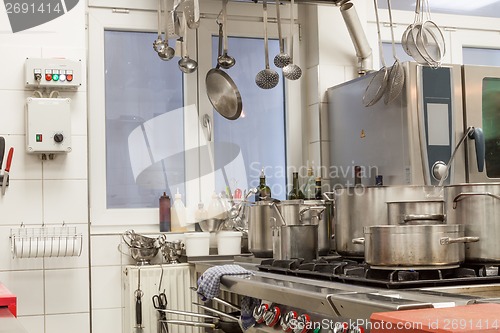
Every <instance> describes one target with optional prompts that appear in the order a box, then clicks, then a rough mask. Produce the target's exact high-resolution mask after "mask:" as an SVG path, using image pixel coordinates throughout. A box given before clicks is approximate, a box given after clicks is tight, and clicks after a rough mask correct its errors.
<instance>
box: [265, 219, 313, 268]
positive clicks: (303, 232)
mask: <svg viewBox="0 0 500 333" xmlns="http://www.w3.org/2000/svg"><path fill="white" fill-rule="evenodd" d="M279 233H280V241H281V242H280V245H279V246H280V248H281V252H280V258H275V259H295V258H303V259H304V260H306V261H310V260H313V259H317V258H318V225H317V224H316V225H313V224H309V225H283V226H281V227H280V230H279Z"/></svg>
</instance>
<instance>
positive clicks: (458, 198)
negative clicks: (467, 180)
mask: <svg viewBox="0 0 500 333" xmlns="http://www.w3.org/2000/svg"><path fill="white" fill-rule="evenodd" d="M478 195H486V196H489V197H492V198H495V199H498V200H500V196H498V195H495V194H493V193H490V192H462V193H460V194H459V195H457V196H456V197H455V198H454V199H453V209H456V208H457V203H458V202H459V201H462V200H464V199H465V198H467V197H473V196H478Z"/></svg>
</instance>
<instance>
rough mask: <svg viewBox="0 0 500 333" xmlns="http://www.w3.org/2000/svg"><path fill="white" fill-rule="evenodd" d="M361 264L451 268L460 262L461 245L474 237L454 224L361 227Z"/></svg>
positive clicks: (463, 256) (358, 242)
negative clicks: (362, 231) (362, 247)
mask: <svg viewBox="0 0 500 333" xmlns="http://www.w3.org/2000/svg"><path fill="white" fill-rule="evenodd" d="M363 229H364V236H365V237H364V238H357V239H353V240H352V241H353V242H354V243H357V244H360V245H364V252H365V261H366V263H367V264H369V265H370V266H375V267H380V268H395V267H406V268H425V267H437V266H439V267H452V266H457V265H459V264H460V263H462V262H463V261H464V258H465V253H464V244H463V243H466V242H477V241H478V240H479V238H477V237H464V227H463V226H462V225H458V224H436V225H377V226H369V227H364V228H363Z"/></svg>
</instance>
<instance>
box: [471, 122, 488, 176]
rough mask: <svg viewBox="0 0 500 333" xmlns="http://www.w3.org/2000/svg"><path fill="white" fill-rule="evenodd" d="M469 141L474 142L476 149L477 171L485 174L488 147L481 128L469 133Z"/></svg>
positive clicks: (473, 128) (474, 128)
mask: <svg viewBox="0 0 500 333" xmlns="http://www.w3.org/2000/svg"><path fill="white" fill-rule="evenodd" d="M469 139H472V140H474V144H475V148H476V160H477V171H479V172H483V170H484V159H485V158H486V153H485V151H486V145H485V142H484V134H483V130H482V129H481V128H479V127H472V129H471V130H470V131H469Z"/></svg>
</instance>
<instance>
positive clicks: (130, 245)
mask: <svg viewBox="0 0 500 333" xmlns="http://www.w3.org/2000/svg"><path fill="white" fill-rule="evenodd" d="M133 234H134V230H127V231H125V232H124V233H123V234H122V239H123V241H124V242H125V244H127V245H128V246H129V247H133V246H132V243H129V242H127V238H125V237H128V239H130V241H132V240H134V239H133V238H134V237H133V236H132V235H133Z"/></svg>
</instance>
